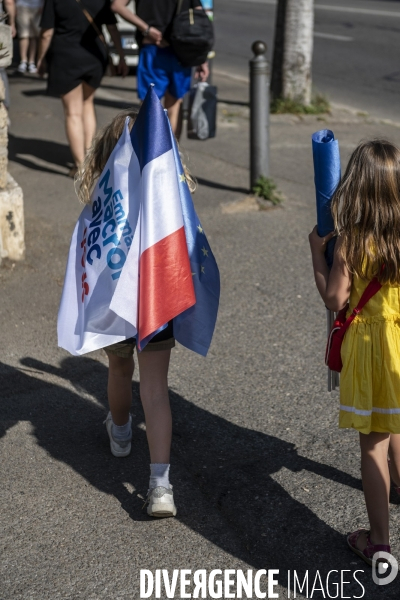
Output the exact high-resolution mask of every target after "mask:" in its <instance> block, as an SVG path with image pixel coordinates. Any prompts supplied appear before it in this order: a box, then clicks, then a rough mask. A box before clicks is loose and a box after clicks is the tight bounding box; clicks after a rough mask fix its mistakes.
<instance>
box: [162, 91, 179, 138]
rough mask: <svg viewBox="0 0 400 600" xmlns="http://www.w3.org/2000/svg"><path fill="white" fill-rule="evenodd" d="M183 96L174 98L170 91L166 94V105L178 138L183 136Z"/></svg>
mask: <svg viewBox="0 0 400 600" xmlns="http://www.w3.org/2000/svg"><path fill="white" fill-rule="evenodd" d="M181 105H182V98H179V99H178V98H174V96H171V94H170V93H169V92H166V93H165V96H164V107H165V108H166V109H167V111H168V118H169V121H170V123H171V127H172V131H173V133H174V135H175V137H176V139H177V140H179V138H180V137H181V133H182V111H181Z"/></svg>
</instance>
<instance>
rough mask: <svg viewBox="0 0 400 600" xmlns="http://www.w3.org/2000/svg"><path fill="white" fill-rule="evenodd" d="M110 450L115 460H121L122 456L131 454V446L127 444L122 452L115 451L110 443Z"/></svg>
mask: <svg viewBox="0 0 400 600" xmlns="http://www.w3.org/2000/svg"><path fill="white" fill-rule="evenodd" d="M110 450H111V454H112V455H113V456H116V457H117V458H123V457H124V456H128V455H129V454H130V453H131V445H130V444H129V446H127V447H126V448H124V449H123V450H119V449H118V450H117V449H116V448H114V447H113V443H112V442H110Z"/></svg>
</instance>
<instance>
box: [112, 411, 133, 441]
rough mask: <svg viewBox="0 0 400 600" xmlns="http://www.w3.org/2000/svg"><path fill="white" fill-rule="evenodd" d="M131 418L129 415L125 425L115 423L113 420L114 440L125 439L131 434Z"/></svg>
mask: <svg viewBox="0 0 400 600" xmlns="http://www.w3.org/2000/svg"><path fill="white" fill-rule="evenodd" d="M131 420H132V417H131V415H129V419H128V422H127V423H125V425H116V424H115V423H114V421H113V424H112V434H113V438H115V439H116V440H127V439H128V438H129V436H130V435H131Z"/></svg>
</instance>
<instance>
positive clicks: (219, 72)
mask: <svg viewBox="0 0 400 600" xmlns="http://www.w3.org/2000/svg"><path fill="white" fill-rule="evenodd" d="M213 73H215V74H216V75H221V76H222V77H228V78H229V79H235V81H241V82H242V83H249V78H248V77H241V76H240V75H234V74H233V73H230V72H229V71H222V70H221V69H214V68H213Z"/></svg>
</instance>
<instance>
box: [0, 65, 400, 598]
mask: <svg viewBox="0 0 400 600" xmlns="http://www.w3.org/2000/svg"><path fill="white" fill-rule="evenodd" d="M217 83H218V85H219V88H220V98H221V100H223V101H224V103H221V104H220V106H219V123H218V128H219V129H218V136H217V137H216V138H215V139H214V140H210V141H207V142H194V141H191V142H188V141H186V140H183V142H182V146H183V147H184V149H185V151H186V153H187V155H188V163H189V166H190V168H191V170H192V171H193V173H194V174H195V175H196V176H197V178H198V181H199V184H200V185H199V190H198V192H197V193H196V196H195V203H196V206H197V209H198V212H199V214H200V216H201V219H202V221H203V224H204V227H205V230H206V233H207V235H208V238H209V241H210V244H211V246H212V248H213V250H214V252H215V255H216V257H217V260H218V263H219V266H220V270H221V277H222V297H221V308H220V314H219V319H218V325H217V330H216V333H215V339H214V341H213V345H212V348H211V351H210V353H209V356H208V358H207V359H202V358H200V357H197V356H195V355H194V354H191V353H190V352H188V351H186V350H185V349H183V348H181V347H179V348H178V349H177V350H176V351H175V352H174V356H173V360H172V367H171V376H170V387H171V402H172V408H173V416H174V439H173V454H172V471H171V478H172V483H173V484H174V489H175V490H176V500H177V505H178V516H177V518H176V519H171V520H165V521H158V522H155V521H151V520H149V519H148V518H147V516H146V515H145V513H143V512H142V510H141V506H142V503H143V500H142V498H143V495H144V494H145V493H146V490H147V477H148V462H149V460H148V452H147V448H146V444H145V427H144V424H143V413H142V409H141V406H140V403H139V400H138V383H137V381H138V376H137V374H135V376H134V382H133V390H134V396H135V401H134V406H133V415H134V416H133V420H134V438H133V450H132V455H131V456H130V457H129V458H127V459H123V460H119V459H115V458H113V457H112V456H111V455H110V452H109V448H108V439H107V436H106V432H105V428H104V426H103V425H102V422H103V420H104V418H105V415H106V411H107V408H106V374H107V372H106V361H105V359H104V356H103V354H102V353H101V352H97V353H93V354H91V355H88V356H86V357H84V358H73V357H71V356H69V355H68V354H67V353H66V352H64V351H62V350H60V349H58V348H57V340H56V314H57V308H58V302H59V298H60V293H61V286H62V281H63V275H64V268H65V261H66V255H67V250H68V247H69V239H70V235H71V232H72V229H73V226H74V223H75V220H76V218H77V216H78V214H79V211H80V206H79V204H78V202H77V200H76V198H75V196H74V191H73V186H72V182H71V180H70V179H68V178H67V177H66V176H65V173H66V171H67V167H66V164H67V162H68V161H69V160H70V157H69V152H68V148H67V146H66V143H65V141H64V133H63V120H62V115H61V106H60V103H59V101H58V100H55V99H50V98H47V97H46V96H44V95H43V89H44V84H43V83H42V82H39V81H38V80H37V79H35V78H29V77H25V78H23V79H22V80H21V79H15V80H13V81H12V100H13V106H12V110H11V115H10V116H11V121H12V126H11V129H10V159H11V162H10V171H11V173H12V175H13V176H14V177H15V178H16V180H17V181H18V182H19V183H20V184H21V185H22V187H23V189H24V194H25V215H26V243H27V255H26V260H25V261H24V262H21V263H19V264H14V263H9V262H4V263H3V265H2V267H1V269H0V294H1V299H0V319H1V324H2V325H1V330H2V332H1V342H0V361H1V362H0V377H1V388H0V389H1V402H2V409H1V417H0V435H1V438H0V452H1V457H2V460H1V462H0V480H1V482H2V486H1V502H2V511H1V513H0V524H1V525H0V526H1V531H2V535H1V539H0V547H1V551H2V560H1V566H0V569H1V580H0V598H1V600H17V599H23V600H26V599H31V598H32V599H35V600H36V599H37V600H55V599H62V600H67V599H68V600H77V599H79V600H81V599H82V600H100V599H107V600H119V599H125V598H126V599H128V598H129V599H131V598H138V597H139V587H138V580H139V570H140V569H145V568H147V569H152V570H154V569H162V568H164V569H169V570H170V571H171V570H172V569H183V568H187V569H192V570H196V569H208V570H211V569H218V568H219V569H244V570H245V569H253V570H256V569H279V570H280V573H279V575H278V576H277V577H278V580H279V588H278V589H279V594H280V595H279V597H280V598H288V589H287V571H288V570H290V571H291V572H293V571H294V570H296V571H297V572H298V574H299V577H302V578H303V576H304V574H305V572H306V571H307V570H308V571H309V578H310V582H311V583H310V588H309V594H311V588H312V582H313V581H314V579H315V577H316V572H317V570H319V572H320V574H321V577H322V580H323V581H324V586H325V579H326V575H327V573H328V572H329V571H330V570H333V569H336V570H338V571H340V570H346V569H348V570H350V571H348V572H346V573H345V574H344V579H345V580H348V581H351V582H352V583H351V584H348V585H344V588H343V590H344V591H343V592H342V593H341V597H361V594H362V590H361V587H360V586H359V585H358V584H357V582H356V581H355V580H354V579H353V572H354V571H356V570H362V571H363V572H359V573H358V575H357V576H358V578H359V580H360V581H361V583H362V584H363V586H364V587H365V590H366V591H365V594H364V595H363V596H362V597H364V598H366V599H367V600H379V599H381V598H382V599H383V598H385V600H386V599H387V600H392V599H393V600H394V599H395V598H398V583H397V587H396V583H393V584H391V585H390V586H388V587H380V588H378V587H376V586H375V585H373V584H372V581H371V574H370V570H369V568H368V567H367V566H366V565H364V563H362V561H360V560H358V559H357V558H356V557H354V556H353V555H351V554H350V552H349V551H348V550H347V548H346V545H345V540H344V534H345V533H346V532H347V531H349V530H353V529H355V528H356V527H357V526H359V525H365V524H366V513H365V507H364V503H363V495H362V490H361V482H360V465H359V450H358V444H357V435H356V434H355V433H354V432H352V431H339V430H338V427H337V420H338V398H337V396H336V395H329V394H328V393H327V392H326V371H325V368H324V366H323V353H324V343H325V314H324V307H323V306H322V303H321V301H320V300H319V297H318V295H317V292H316V290H315V287H314V284H313V276H312V270H311V262H310V255H309V250H308V247H307V245H308V242H307V234H308V232H309V231H310V230H311V228H312V226H313V225H314V222H315V207H314V196H313V181H312V162H311V149H310V135H311V133H312V132H313V131H315V130H317V129H319V128H322V127H326V126H329V127H331V128H333V129H334V131H335V133H336V135H337V137H338V138H339V140H340V144H341V149H342V158H343V161H344V162H345V161H346V159H347V157H348V155H349V153H350V152H351V150H352V148H353V147H354V146H355V144H356V143H357V142H358V141H359V140H360V139H361V138H368V137H372V136H378V135H384V136H388V137H390V138H392V139H394V140H395V141H397V142H398V143H400V128H397V127H394V126H391V125H385V124H383V123H381V122H379V121H374V122H372V121H368V120H367V119H365V118H361V117H359V116H357V115H354V114H352V113H346V112H336V113H335V114H334V115H332V116H331V117H327V118H326V119H325V118H319V119H317V118H315V117H310V118H306V119H301V120H300V119H297V118H294V117H290V116H286V117H275V118H274V119H273V122H272V125H271V149H272V152H271V154H272V174H273V176H274V177H275V179H276V181H277V183H278V184H279V187H280V189H281V190H282V192H283V193H284V194H285V195H286V201H285V203H284V205H283V207H282V208H277V209H274V210H270V211H266V212H259V211H257V210H255V207H254V205H253V204H252V203H251V202H249V201H248V200H246V198H247V188H248V114H247V110H248V109H247V107H246V106H245V101H246V87H245V86H244V85H241V84H240V83H239V82H237V81H236V82H235V81H233V80H231V79H224V78H222V77H219V79H218V81H217ZM133 88H134V79H131V80H127V81H125V82H120V81H119V80H114V79H108V80H105V82H104V86H103V87H102V89H101V90H100V93H99V98H98V102H97V104H98V115H99V122H100V124H104V123H106V122H107V121H108V120H109V119H110V118H111V117H112V116H113V115H114V114H115V112H116V110H117V109H118V107H123V106H125V105H131V104H132V103H134V102H135V95H134V94H133V92H132V89H133ZM391 509H392V513H391V514H392V517H391V519H392V531H393V550H394V552H395V554H397V556H400V545H399V541H398V529H399V524H400V514H399V502H398V500H397V499H396V498H395V497H394V496H393V497H392V506H391ZM332 578H333V579H332ZM331 579H332V580H333V582H334V581H336V580H337V574H336V573H333V574H332V575H331ZM317 587H320V586H318V585H317ZM335 593H336V590H335V588H334V587H333V585H332V586H331V587H330V594H331V597H335ZM325 594H326V587H325ZM305 595H306V594H305V593H304V592H303V594H298V596H297V597H305ZM153 597H154V596H153ZM162 597H164V598H165V595H163V596H162ZM176 597H181V596H178V595H177V596H176ZM208 597H211V596H208ZM312 597H313V598H322V597H324V596H323V593H322V592H321V591H315V592H314V594H313V596H312Z"/></svg>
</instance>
